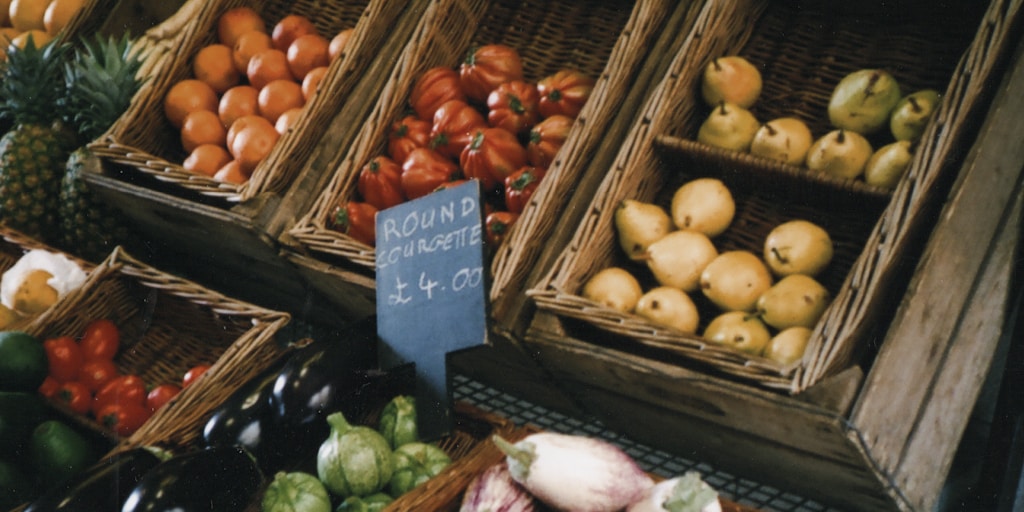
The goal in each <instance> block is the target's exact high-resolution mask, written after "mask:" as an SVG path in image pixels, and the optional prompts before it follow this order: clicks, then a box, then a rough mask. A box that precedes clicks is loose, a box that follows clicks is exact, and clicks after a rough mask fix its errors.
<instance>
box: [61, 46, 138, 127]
mask: <svg viewBox="0 0 1024 512" xmlns="http://www.w3.org/2000/svg"><path fill="white" fill-rule="evenodd" d="M81 42H82V45H81V48H79V49H78V51H76V52H75V55H74V58H72V59H70V60H69V61H68V62H67V63H66V64H65V66H64V83H65V87H66V90H67V94H66V95H65V97H64V98H62V99H61V101H60V103H59V106H60V107H61V110H62V116H63V119H64V122H65V125H67V126H73V127H75V129H76V131H77V132H78V136H79V138H80V139H82V140H84V141H90V140H94V139H96V138H97V137H99V136H100V135H102V134H103V132H105V131H106V130H107V129H108V128H110V125H112V124H114V121H116V120H117V119H118V118H119V117H121V115H122V114H123V113H124V111H125V110H127V109H128V106H129V105H130V104H131V101H132V97H134V96H135V93H136V92H138V90H139V88H140V87H141V86H142V80H140V79H139V78H138V77H137V74H138V72H139V69H140V68H141V67H142V64H143V62H144V61H145V56H144V55H140V53H141V52H138V51H135V49H134V48H133V45H132V40H131V38H130V37H129V35H128V34H124V35H123V36H122V37H121V38H115V37H113V36H109V37H106V38H104V37H103V36H102V35H99V34H97V35H95V37H94V38H92V39H90V38H85V37H83V38H82V41H81Z"/></svg>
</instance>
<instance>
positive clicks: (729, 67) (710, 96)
mask: <svg viewBox="0 0 1024 512" xmlns="http://www.w3.org/2000/svg"><path fill="white" fill-rule="evenodd" d="M761 86H762V83H761V72H760V71H758V69H757V67H755V66H754V65H753V64H751V63H750V61H748V60H747V59H745V58H743V57H740V56H738V55H728V56H725V57H719V58H717V59H714V60H712V61H711V62H709V63H708V64H707V66H704V74H703V75H701V85H700V92H701V96H703V97H704V101H705V102H707V104H708V106H712V107H714V106H716V105H718V104H719V103H721V102H723V101H725V102H729V103H735V104H737V105H739V106H741V107H743V108H750V107H752V106H753V105H754V103H755V102H757V98H758V96H760V95H761Z"/></svg>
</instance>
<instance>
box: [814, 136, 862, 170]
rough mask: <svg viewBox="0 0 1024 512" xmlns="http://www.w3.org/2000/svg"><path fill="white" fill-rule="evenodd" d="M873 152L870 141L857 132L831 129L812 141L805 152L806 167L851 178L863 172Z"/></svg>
mask: <svg viewBox="0 0 1024 512" xmlns="http://www.w3.org/2000/svg"><path fill="white" fill-rule="evenodd" d="M872 153H873V151H872V149H871V143H870V142H868V140H867V139H865V138H864V136H862V135H861V134H859V133H857V132H851V131H846V130H833V131H831V132H828V133H826V134H825V135H822V136H821V137H820V138H818V140H816V141H814V144H812V145H811V149H810V150H809V151H808V152H807V168H808V169H811V170H812V171H818V172H822V173H825V174H829V175H832V176H836V177H839V178H847V179H853V178H856V177H858V176H860V175H861V173H862V172H864V166H865V165H866V164H867V163H868V159H869V158H871V154H872Z"/></svg>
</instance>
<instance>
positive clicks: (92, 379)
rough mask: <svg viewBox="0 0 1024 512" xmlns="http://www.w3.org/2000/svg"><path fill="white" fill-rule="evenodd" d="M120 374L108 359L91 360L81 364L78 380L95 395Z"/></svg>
mask: <svg viewBox="0 0 1024 512" xmlns="http://www.w3.org/2000/svg"><path fill="white" fill-rule="evenodd" d="M120 374H121V373H120V372H119V371H118V369H117V367H116V366H114V362H113V361H111V360H110V359H93V360H92V361H86V362H85V363H82V369H81V370H80V371H79V372H78V380H79V381H81V382H82V383H83V384H85V386H86V387H87V388H89V391H92V392H93V393H95V392H97V391H99V390H100V389H102V388H103V385H104V384H106V383H108V382H110V381H112V380H114V379H115V378H117V377H118V376H119V375H120Z"/></svg>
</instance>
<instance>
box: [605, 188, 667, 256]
mask: <svg viewBox="0 0 1024 512" xmlns="http://www.w3.org/2000/svg"><path fill="white" fill-rule="evenodd" d="M671 230H672V219H671V218H670V217H669V216H668V212H666V211H665V209H664V208H662V207H660V206H658V205H656V204H653V203H645V202H643V201H637V200H635V199H625V200H623V201H622V202H620V203H619V206H618V207H617V208H615V231H616V232H617V233H618V235H619V246H621V247H622V250H623V251H625V252H626V255H627V256H629V259H631V260H633V261H640V260H642V259H644V258H645V257H646V256H645V254H646V252H647V246H648V245H650V244H651V243H652V242H654V241H655V240H658V239H659V238H661V237H663V236H665V235H667V234H668V232H669V231H671Z"/></svg>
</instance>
